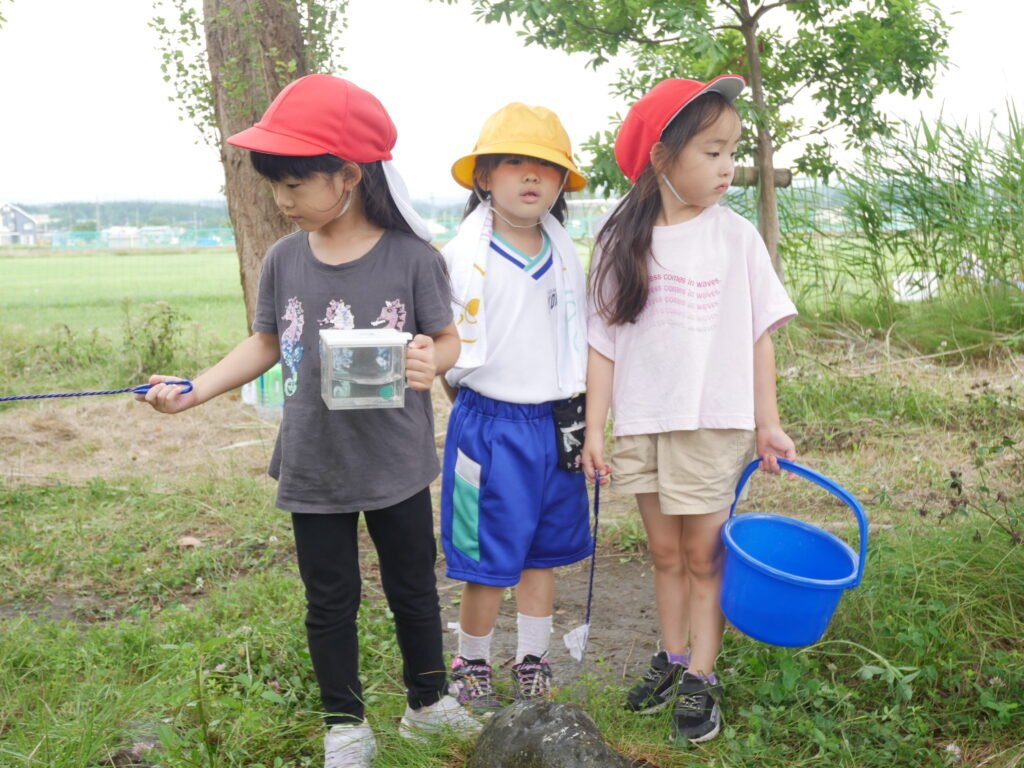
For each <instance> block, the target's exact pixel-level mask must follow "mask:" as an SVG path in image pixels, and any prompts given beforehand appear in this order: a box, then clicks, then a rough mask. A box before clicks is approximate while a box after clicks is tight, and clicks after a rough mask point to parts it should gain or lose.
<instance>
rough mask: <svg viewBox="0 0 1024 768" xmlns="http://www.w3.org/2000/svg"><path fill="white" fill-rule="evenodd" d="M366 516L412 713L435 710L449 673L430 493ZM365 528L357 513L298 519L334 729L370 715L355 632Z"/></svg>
mask: <svg viewBox="0 0 1024 768" xmlns="http://www.w3.org/2000/svg"><path fill="white" fill-rule="evenodd" d="M364 514H365V516H366V527H367V529H368V530H369V532H370V537H371V538H372V539H373V543H374V546H375V547H376V549H377V555H378V558H379V560H380V575H381V582H382V584H383V587H384V594H385V595H386V596H387V600H388V605H389V606H390V608H391V612H392V613H393V614H394V616H395V633H396V635H397V636H398V646H399V648H400V649H401V651H402V661H403V662H404V663H403V667H402V677H403V679H404V680H405V688H406V697H407V698H408V701H409V706H410V707H412V708H413V709H418V708H419V707H422V706H426V705H430V704H434V703H436V702H437V701H438V700H439V699H440V698H441V696H442V695H443V694H444V690H445V680H446V672H445V665H444V656H443V652H442V648H441V642H442V640H441V605H440V601H439V599H438V597H437V581H436V578H435V576H434V565H435V561H436V560H437V543H436V541H435V540H434V515H433V508H432V505H431V501H430V490H429V488H424V489H423V490H422V491H420V492H419V493H417V494H416V495H415V496H412V497H411V498H408V499H406V500H405V501H402V502H399V503H398V504H395V505H394V506H392V507H387V508H385V509H378V510H373V511H370V512H366V513H364ZM358 523H359V515H358V513H352V514H329V515H310V514H292V527H293V529H294V531H295V547H296V550H297V553H298V559H299V574H300V575H301V576H302V581H303V584H305V586H306V609H307V612H306V636H307V638H308V640H309V653H310V656H311V657H312V659H313V671H314V672H315V673H316V679H317V682H318V683H319V684H320V696H321V699H322V700H323V707H324V712H325V718H324V719H325V721H326V722H327V724H328V725H332V724H334V723H340V722H346V721H349V720H351V719H353V718H354V719H358V720H362V719H363V716H364V712H363V701H362V698H363V687H362V684H361V683H360V682H359V637H358V634H357V631H356V613H357V612H358V610H359V601H360V596H361V590H362V581H361V579H360V576H359V541H358V527H357V526H358Z"/></svg>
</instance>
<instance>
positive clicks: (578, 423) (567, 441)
mask: <svg viewBox="0 0 1024 768" xmlns="http://www.w3.org/2000/svg"><path fill="white" fill-rule="evenodd" d="M586 410H587V399H586V395H576V397H572V398H569V399H568V400H560V401H559V402H557V403H554V404H553V405H552V406H551V415H552V416H554V419H555V443H556V444H557V446H558V466H559V467H561V468H562V469H565V470H568V471H569V472H582V471H583V462H582V455H581V454H582V452H583V434H584V429H585V427H586Z"/></svg>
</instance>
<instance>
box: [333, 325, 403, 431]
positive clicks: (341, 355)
mask: <svg viewBox="0 0 1024 768" xmlns="http://www.w3.org/2000/svg"><path fill="white" fill-rule="evenodd" d="M411 339H412V334H411V333H403V332H402V331H396V330H394V329H393V328H359V329H353V330H347V331H342V330H336V329H325V330H321V331H320V394H321V396H322V397H323V399H324V403H325V404H326V405H327V407H328V408H329V409H331V410H332V411H334V410H342V409H345V408H401V407H403V406H404V405H405V346H406V344H408V343H409V341H410V340H411Z"/></svg>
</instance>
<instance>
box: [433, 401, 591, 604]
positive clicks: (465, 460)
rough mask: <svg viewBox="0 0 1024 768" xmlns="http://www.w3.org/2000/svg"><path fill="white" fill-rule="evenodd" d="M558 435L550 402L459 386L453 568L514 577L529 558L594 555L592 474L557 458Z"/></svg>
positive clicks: (449, 444)
mask: <svg viewBox="0 0 1024 768" xmlns="http://www.w3.org/2000/svg"><path fill="white" fill-rule="evenodd" d="M555 440H556V438H555V424H554V419H553V417H552V415H551V403H541V404H539V405H521V404H519V403H505V402H502V401H500V400H491V399H490V398H488V397H484V396H483V395H480V394H478V393H476V392H474V391H473V390H471V389H467V388H466V387H462V388H461V389H460V390H459V394H458V397H457V398H456V400H455V405H454V406H453V407H452V412H451V416H450V417H449V420H448V437H447V440H446V441H445V446H444V473H443V475H442V481H441V483H442V485H441V543H442V545H443V547H444V554H445V559H446V560H447V573H448V576H449V577H450V578H453V579H459V580H461V581H469V582H472V583H474V584H487V585H490V586H494V587H510V586H513V585H515V584H518V583H519V579H520V575H521V574H522V572H523V570H524V569H526V568H554V567H556V566H560V565H568V564H570V563H575V562H578V561H580V560H583V559H584V558H586V557H587V556H589V555H590V553H591V551H592V550H593V540H592V538H591V535H590V510H589V503H588V501H587V484H586V480H585V478H584V476H583V474H582V473H576V472H568V471H566V470H564V469H561V468H560V467H559V466H558V464H557V460H558V447H557V445H556V442H555Z"/></svg>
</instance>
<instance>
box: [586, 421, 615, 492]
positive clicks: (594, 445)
mask: <svg viewBox="0 0 1024 768" xmlns="http://www.w3.org/2000/svg"><path fill="white" fill-rule="evenodd" d="M580 456H581V458H582V459H583V473H584V474H585V475H586V476H587V479H588V480H591V481H592V480H593V479H594V470H595V469H596V470H597V471H598V472H600V473H601V485H605V484H607V483H608V482H610V481H611V475H612V468H611V466H609V465H608V464H605V461H604V434H603V433H602V434H601V436H600V437H595V438H591V437H590V436H589V435H588V436H587V437H585V438H584V439H583V450H582V451H581V453H580Z"/></svg>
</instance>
